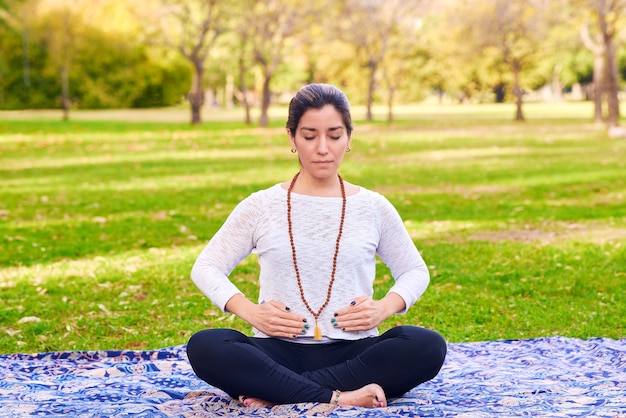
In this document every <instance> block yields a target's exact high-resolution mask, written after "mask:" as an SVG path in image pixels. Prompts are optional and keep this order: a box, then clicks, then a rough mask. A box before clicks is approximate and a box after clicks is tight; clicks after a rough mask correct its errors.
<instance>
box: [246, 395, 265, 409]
mask: <svg viewBox="0 0 626 418" xmlns="http://www.w3.org/2000/svg"><path fill="white" fill-rule="evenodd" d="M239 402H241V403H242V404H243V406H246V407H251V408H269V407H271V406H274V404H273V403H271V402H268V401H264V400H263V399H259V398H250V397H248V396H243V395H239Z"/></svg>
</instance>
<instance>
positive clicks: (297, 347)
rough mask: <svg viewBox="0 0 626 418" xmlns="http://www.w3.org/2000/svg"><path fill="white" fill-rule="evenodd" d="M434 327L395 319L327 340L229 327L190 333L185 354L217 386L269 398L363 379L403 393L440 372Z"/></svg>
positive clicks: (287, 398)
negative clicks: (374, 329) (370, 330)
mask: <svg viewBox="0 0 626 418" xmlns="http://www.w3.org/2000/svg"><path fill="white" fill-rule="evenodd" d="M446 351H447V346H446V342H445V341H444V339H443V338H442V337H441V336H440V335H439V334H438V333H436V332H435V331H431V330H429V329H425V328H419V327H413V326H399V327H395V328H392V329H390V330H389V331H387V332H385V333H384V334H382V335H381V336H378V337H372V338H365V339H361V340H355V341H350V340H343V341H338V342H332V343H327V344H301V343H295V342H294V343H292V342H288V341H284V340H280V339H276V338H254V337H248V336H246V335H244V334H242V333H240V332H239V331H235V330H231V329H208V330H204V331H200V332H198V333H196V334H194V335H193V336H192V337H191V339H190V340H189V343H188V344H187V355H188V357H189V362H190V363H191V367H192V368H193V370H194V372H195V373H196V374H197V375H198V377H199V378H200V379H202V380H204V381H205V382H207V383H209V384H210V385H212V386H215V387H218V388H220V389H222V390H224V391H225V392H226V393H228V394H229V395H230V396H232V397H233V398H235V399H237V397H238V396H239V395H246V396H249V397H254V398H259V399H263V400H266V401H268V402H272V403H275V404H287V403H300V402H324V403H328V402H330V399H331V396H332V392H333V390H335V389H338V390H343V391H348V390H355V389H359V388H361V387H363V386H365V385H367V384H370V383H377V384H379V385H380V386H382V388H383V390H384V391H385V394H386V395H387V397H388V398H393V397H397V396H400V395H402V394H403V393H405V392H407V391H409V390H411V389H412V388H414V387H415V386H417V385H419V384H420V383H423V382H426V381H427V380H430V379H432V378H433V377H435V376H436V375H437V373H439V370H440V369H441V366H442V365H443V361H444V359H445V356H446Z"/></svg>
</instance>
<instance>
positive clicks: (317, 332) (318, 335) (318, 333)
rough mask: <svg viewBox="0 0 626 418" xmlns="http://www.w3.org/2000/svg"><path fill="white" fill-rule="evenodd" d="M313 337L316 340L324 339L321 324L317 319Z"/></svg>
mask: <svg viewBox="0 0 626 418" xmlns="http://www.w3.org/2000/svg"><path fill="white" fill-rule="evenodd" d="M313 339H314V340H321V339H322V330H321V329H320V326H319V325H317V321H315V332H314V333H313Z"/></svg>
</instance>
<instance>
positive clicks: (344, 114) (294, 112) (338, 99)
mask: <svg viewBox="0 0 626 418" xmlns="http://www.w3.org/2000/svg"><path fill="white" fill-rule="evenodd" d="M326 105H331V106H333V107H334V108H335V109H336V110H337V111H338V112H339V113H340V114H341V118H342V119H343V123H344V124H345V125H346V130H347V131H348V136H350V135H351V134H352V129H353V128H352V116H351V115H350V102H348V98H347V97H346V95H345V94H344V92H343V91H341V90H339V89H338V88H337V87H335V86H332V85H330V84H309V85H307V86H304V87H302V88H301V89H300V90H298V92H297V93H296V95H295V96H294V97H293V99H291V101H290V102H289V117H288V119H287V129H289V132H290V133H291V136H295V135H296V129H297V128H298V123H300V118H302V115H304V112H306V111H307V110H309V109H321V108H323V107H324V106H326Z"/></svg>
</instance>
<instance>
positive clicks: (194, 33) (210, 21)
mask: <svg viewBox="0 0 626 418" xmlns="http://www.w3.org/2000/svg"><path fill="white" fill-rule="evenodd" d="M161 6H162V8H161V10H160V13H158V15H157V16H152V18H153V20H152V24H151V25H149V27H148V28H147V31H148V33H147V39H149V40H150V42H151V43H152V44H156V45H161V46H165V47H166V48H170V49H175V50H177V51H178V52H179V53H180V54H182V56H183V57H184V58H185V59H186V60H187V61H188V62H189V64H190V65H191V68H192V79H191V87H190V89H189V92H188V93H187V95H186V98H187V100H188V101H189V104H190V106H191V123H192V124H194V125H195V124H199V123H201V122H202V115H201V109H202V106H203V105H204V95H205V92H204V86H203V78H204V67H205V61H206V59H207V57H208V56H209V55H210V53H211V51H212V49H213V48H214V47H215V45H216V40H217V39H218V37H219V36H220V35H221V34H222V33H224V31H225V27H224V19H225V18H224V16H225V12H226V10H227V8H228V6H229V5H228V2H226V1H223V0H222V1H220V0H161Z"/></svg>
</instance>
